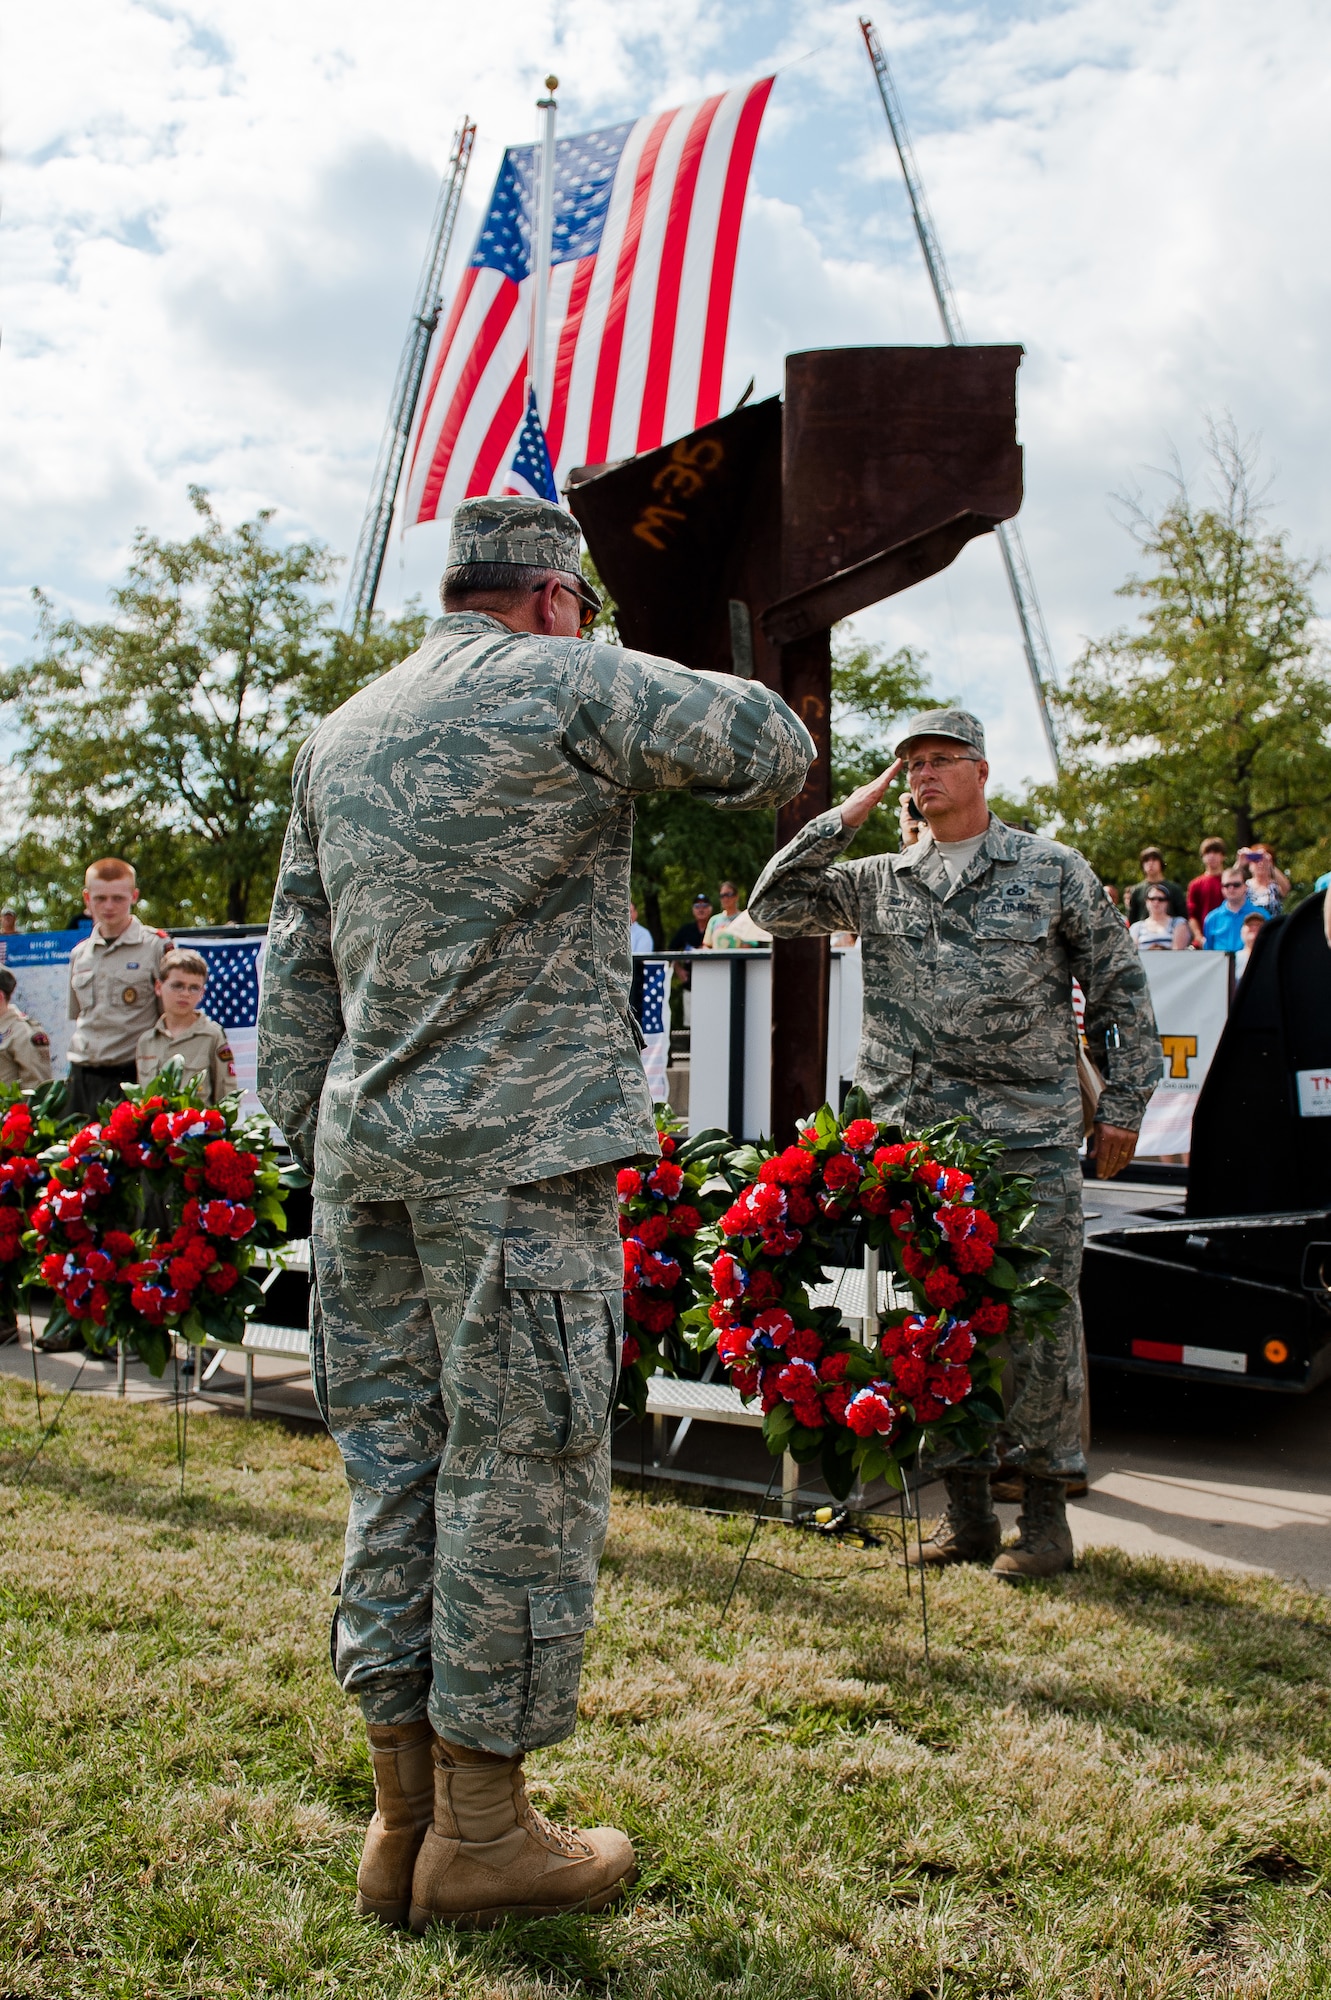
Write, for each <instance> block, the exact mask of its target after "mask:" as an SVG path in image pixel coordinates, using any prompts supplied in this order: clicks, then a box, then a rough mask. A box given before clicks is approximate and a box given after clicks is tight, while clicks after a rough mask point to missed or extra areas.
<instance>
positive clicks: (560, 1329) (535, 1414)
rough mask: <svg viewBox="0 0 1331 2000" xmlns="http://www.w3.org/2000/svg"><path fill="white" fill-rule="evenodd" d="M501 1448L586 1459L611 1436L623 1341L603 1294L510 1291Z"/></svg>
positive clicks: (507, 1295)
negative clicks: (613, 1402)
mask: <svg viewBox="0 0 1331 2000" xmlns="http://www.w3.org/2000/svg"><path fill="white" fill-rule="evenodd" d="M505 1301H506V1306H507V1310H506V1313H505V1320H506V1323H507V1324H506V1329H505V1330H506V1333H507V1351H506V1353H505V1355H504V1377H503V1391H502V1400H501V1403H500V1412H499V1447H500V1449H501V1451H506V1452H511V1453H512V1454H513V1455H514V1457H517V1458H545V1459H555V1460H560V1459H576V1458H585V1457H586V1456H587V1455H588V1454H589V1453H590V1452H593V1451H595V1450H596V1448H597V1446H598V1445H599V1444H600V1443H601V1440H602V1439H603V1437H604V1436H605V1434H606V1428H607V1425H608V1423H609V1419H610V1407H611V1402H612V1400H613V1397H614V1393H615V1374H616V1369H617V1365H618V1348H619V1341H618V1336H617V1334H616V1331H615V1323H614V1315H613V1313H612V1312H611V1308H610V1301H609V1299H607V1298H606V1296H605V1294H604V1293H603V1292H572V1291H570V1292H563V1291H559V1292H554V1291H537V1290H535V1289H531V1290H528V1289H527V1288H525V1287H510V1289H509V1290H508V1291H506V1293H505Z"/></svg>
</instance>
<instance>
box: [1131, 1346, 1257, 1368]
mask: <svg viewBox="0 0 1331 2000" xmlns="http://www.w3.org/2000/svg"><path fill="white" fill-rule="evenodd" d="M1269 1345H1270V1346H1272V1347H1279V1346H1280V1342H1279V1341H1272V1342H1270V1343H1269ZM1132 1358H1133V1360H1134V1361H1168V1362H1171V1363H1172V1364H1173V1365H1174V1367H1176V1368H1218V1369H1223V1370H1224V1372H1225V1373H1226V1374H1227V1375H1246V1374H1247V1372H1248V1357H1247V1355H1246V1354H1236V1353H1235V1352H1234V1350H1233V1348H1232V1347H1185V1346H1183V1345H1182V1344H1180V1343H1176V1342H1174V1341H1172V1340H1134V1341H1133V1343H1132ZM1271 1358H1272V1357H1271V1355H1270V1353H1269V1352H1268V1354H1267V1359H1268V1361H1269V1360H1270V1359H1271ZM1282 1359H1283V1349H1282Z"/></svg>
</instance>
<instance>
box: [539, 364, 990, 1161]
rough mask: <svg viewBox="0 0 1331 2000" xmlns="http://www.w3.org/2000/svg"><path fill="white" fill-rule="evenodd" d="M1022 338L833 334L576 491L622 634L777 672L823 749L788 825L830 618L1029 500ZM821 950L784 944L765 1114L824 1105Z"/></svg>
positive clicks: (807, 801) (789, 1118)
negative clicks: (837, 341) (872, 341)
mask: <svg viewBox="0 0 1331 2000" xmlns="http://www.w3.org/2000/svg"><path fill="white" fill-rule="evenodd" d="M1020 362H1021V349H1020V348H1019V347H865V348H828V349H820V350H817V351H814V352H810V353H805V354H791V355H788V356H787V357H786V384H785V398H784V402H778V401H777V400H776V399H775V398H774V399H772V400H771V401H769V402H765V403H756V404H753V405H751V406H749V407H748V408H745V409H742V410H734V411H732V412H731V413H730V415H728V416H725V417H720V418H718V419H717V421H716V422H715V423H712V424H706V425H704V426H703V427H702V428H701V429H700V430H696V431H693V432H691V433H690V435H689V436H688V437H686V438H681V439H680V440H679V441H678V442H677V443H675V444H669V445H663V446H662V447H661V449H660V450H659V451H653V452H647V453H644V454H643V455H642V456H641V457H639V458H632V459H628V460H625V461H624V462H623V463H622V464H620V465H613V466H605V467H597V466H590V467H588V466H584V467H581V468H579V469H578V470H577V471H575V472H574V473H572V474H571V475H570V480H569V487H568V502H569V506H570V507H571V508H572V510H573V512H574V514H575V515H576V516H577V518H578V520H579V521H580V523H581V524H582V529H583V533H584V534H585V535H586V537H587V544H588V547H589V548H590V549H591V552H592V556H593V559H594V560H595V563H596V566H597V569H598V570H599V571H600V573H601V576H602V579H603V580H604V582H605V585H606V588H607V589H608V591H609V592H610V595H611V596H612V597H613V598H614V600H615V603H616V604H617V605H618V607H619V622H620V630H621V632H622V634H623V637H624V640H625V643H626V644H627V645H630V646H635V647H638V648H639V649H641V650H642V651H644V652H649V653H659V654H663V655H665V656H666V657H667V658H669V659H674V660H680V661H682V662H683V663H684V664H685V665H686V666H691V667H700V668H709V669H712V670H713V671H719V672H723V673H736V672H738V673H743V674H746V675H748V674H752V675H754V676H755V677H756V678H758V679H759V680H762V681H765V682H766V683H767V685H768V686H769V687H774V688H776V689H778V690H779V691H780V692H781V693H782V694H783V695H784V696H785V698H786V700H787V701H788V702H789V703H790V704H791V706H792V707H793V708H794V709H795V711H796V713H797V714H799V715H800V716H802V717H803V719H804V721H805V723H806V724H807V726H808V728H809V729H810V731H811V733H812V735H813V738H814V741H815V743H816V744H817V746H818V759H817V762H816V763H815V764H814V766H813V768H812V769H811V771H810V773H809V778H808V781H807V782H806V784H805V787H804V790H803V791H802V792H801V793H800V795H799V797H798V798H797V799H793V800H792V801H791V803H790V804H789V805H788V806H786V807H784V808H783V809H782V811H781V813H780V814H779V815H778V823H777V839H778V842H779V843H784V842H785V841H787V840H789V839H790V838H791V837H792V836H793V835H794V834H795V833H796V832H797V831H798V830H799V828H800V827H801V826H803V825H804V824H805V823H806V822H807V821H808V820H810V819H812V818H813V817H814V816H815V815H816V814H817V813H820V812H823V811H826V809H827V807H828V806H829V805H830V804H831V715H830V710H831V700H832V685H831V653H830V627H831V626H832V625H833V624H835V622H836V621H837V620H838V619H840V618H846V617H849V616H850V615H851V614H852V613H853V612H856V611H861V610H863V609H864V608H865V607H866V606H867V605H870V604H874V603H877V602H878V600H879V599H880V598H884V597H891V596H893V595H894V594H895V593H896V592H897V591H900V590H905V589H907V588H909V586H910V585H911V584H913V583H919V582H921V581H922V580H923V579H924V578H925V577H928V576H933V575H935V574H936V573H937V572H938V571H939V570H941V569H945V568H946V567H947V565H948V564H949V563H950V562H952V561H953V560H954V559H955V557H956V556H957V555H958V554H959V553H960V551H961V549H962V548H964V546H965V544H966V543H967V542H968V541H970V540H972V539H973V537H975V536H976V535H981V534H984V533H987V532H988V531H989V530H991V529H992V528H993V527H994V526H995V524H996V523H997V522H999V521H1005V520H1010V519H1011V518H1012V516H1013V515H1014V514H1016V512H1017V510H1018V508H1019V507H1020V505H1021V448H1020V446H1019V445H1018V443H1017V432H1016V417H1017V405H1016V376H1017V369H1018V367H1019V365H1020ZM827 988H828V948H827V944H826V942H825V941H823V940H818V939H792V940H788V941H779V942H778V944H777V946H776V951H775V956H774V960H773V1005H772V1118H773V1128H774V1131H775V1132H776V1134H777V1136H778V1137H784V1138H786V1139H789V1138H791V1137H793V1135H794V1125H795V1120H796V1118H797V1117H801V1116H806V1115H807V1114H808V1113H809V1112H811V1111H814V1110H816V1109H817V1107H818V1105H819V1104H820V1103H821V1102H822V1098H823V1092H824V1082H825V1069H826V1046H827Z"/></svg>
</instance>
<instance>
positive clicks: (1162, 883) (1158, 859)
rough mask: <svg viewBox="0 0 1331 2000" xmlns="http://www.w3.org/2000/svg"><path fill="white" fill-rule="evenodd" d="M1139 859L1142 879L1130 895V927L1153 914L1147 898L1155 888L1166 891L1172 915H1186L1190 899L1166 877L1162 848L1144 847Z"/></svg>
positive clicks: (1135, 884)
mask: <svg viewBox="0 0 1331 2000" xmlns="http://www.w3.org/2000/svg"><path fill="white" fill-rule="evenodd" d="M1137 859H1138V860H1139V861H1140V862H1141V868H1142V879H1141V881H1140V882H1137V883H1134V884H1133V888H1132V893H1131V894H1130V895H1129V897H1128V928H1129V929H1131V928H1132V926H1133V924H1139V923H1141V921H1142V920H1143V918H1144V917H1148V916H1150V915H1151V914H1152V912H1151V911H1150V910H1148V909H1147V907H1146V899H1147V897H1148V895H1149V894H1150V891H1151V890H1152V889H1154V888H1161V889H1163V890H1164V891H1165V894H1166V896H1167V898H1168V900H1169V914H1170V916H1171V917H1186V916H1187V914H1188V899H1187V897H1186V895H1185V894H1184V892H1183V890H1182V889H1181V888H1180V887H1179V885H1178V883H1177V882H1169V881H1167V880H1166V879H1165V857H1164V855H1163V854H1162V853H1161V852H1160V849H1159V848H1158V847H1143V849H1142V851H1141V853H1140V854H1139V855H1138V856H1137Z"/></svg>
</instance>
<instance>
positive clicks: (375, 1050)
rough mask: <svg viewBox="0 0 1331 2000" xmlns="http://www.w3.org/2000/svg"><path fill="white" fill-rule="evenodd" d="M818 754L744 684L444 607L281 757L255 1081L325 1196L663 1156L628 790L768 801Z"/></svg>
mask: <svg viewBox="0 0 1331 2000" xmlns="http://www.w3.org/2000/svg"><path fill="white" fill-rule="evenodd" d="M812 756H813V743H812V740H811V738H810V737H809V735H808V732H807V731H806V730H805V728H804V726H803V724H802V723H801V722H799V721H798V720H797V718H796V717H795V716H794V715H793V714H792V713H791V711H790V710H789V709H788V708H787V707H786V705H785V703H784V702H782V701H781V700H780V699H779V697H778V696H776V695H774V694H771V693H770V692H769V691H768V690H767V689H766V688H765V687H763V686H761V685H760V684H758V683H756V682H752V681H742V680H737V679H734V678H732V677H731V676H729V675H721V674H701V673H691V672H689V671H688V670H687V669H686V668H684V667H679V666H675V665H673V664H672V663H671V662H670V661H668V660H658V659H653V658H652V657H651V656H650V655H648V654H644V653H634V652H629V651H627V650H626V649H625V648H623V647H619V646H607V645H602V644H599V643H596V642H592V641H587V640H579V639H561V638H544V637H537V636H534V635H531V634H528V633H514V632H510V631H509V630H508V629H507V627H505V626H503V625H501V624H500V623H499V621H498V620H497V619H494V618H490V617H488V616H487V615H485V614H484V613H482V612H462V613H456V612H455V613H451V614H449V615H448V616H446V617H444V618H443V619H440V620H438V621H437V622H436V623H435V624H434V625H432V626H431V628H430V631H429V633H428V634H427V636H426V639H425V643H424V645H423V646H422V647H421V649H420V651H419V652H417V653H413V654H412V656H411V657H410V658H409V659H407V660H404V661H403V662H402V664H401V665H400V666H398V667H395V668H394V669H393V670H392V672H391V673H389V674H386V675H385V676H384V677H383V678H382V679H381V680H378V681H375V682H374V683H373V684H372V685H371V686H370V687H367V688H365V689H363V690H362V691H361V693H359V694H357V695H354V696H353V697H352V699H351V700H350V701H349V702H347V703H346V704H345V705H344V706H343V707H342V708H340V709H338V710H337V711H336V712H335V713H334V714H333V715H330V716H328V717H327V718H326V719H325V720H324V721H323V722H322V723H321V724H320V726H319V728H318V729H317V730H316V731H315V733H314V735H313V736H312V737H311V738H310V739H309V741H308V742H307V743H306V744H305V745H304V746H303V747H302V749H301V751H300V754H299V756H298V757H297V759H296V767H295V772H294V774H293V780H292V789H293V794H294V810H293V812H292V815H291V823H290V826H289V828H288V830H287V838H286V845H285V847H284V849H283V854H282V863H281V868H280V871H279V878H278V884H277V892H276V895H275V897H274V901H273V912H272V920H271V923H270V926H269V931H268V946H267V951H266V954H265V962H264V971H263V997H262V1001H261V1005H260V1013H259V1094H260V1096H261V1097H262V1099H263V1102H264V1104H265V1105H266V1107H267V1109H268V1110H269V1112H270V1113H271V1114H272V1116H273V1117H274V1118H275V1119H276V1121H277V1123H278V1124H279V1125H280V1126H281V1128H282V1130H283V1132H284V1133H285V1134H286V1136H287V1139H288V1141H289V1142H290V1144H291V1146H292V1148H293V1150H294V1152H295V1153H296V1156H297V1158H298V1159H300V1160H301V1161H302V1162H303V1163H304V1164H305V1165H306V1166H307V1167H309V1168H311V1169H312V1171H313V1173H314V1183H315V1191H316V1193H317V1194H318V1195H319V1196H320V1197H321V1198H322V1199H324V1200H326V1201H334V1202H336V1201H386V1200H401V1199H405V1198H408V1197H412V1196H418V1195H425V1194H432V1193H434V1194H437V1193H440V1192H443V1191H447V1190H449V1189H462V1188H467V1189H472V1190H481V1189H499V1188H504V1187H511V1186H514V1185H517V1184H519V1183H522V1182H528V1181H534V1180H542V1179H546V1178H548V1177H551V1176H553V1175H556V1174H561V1173H567V1172H571V1171H574V1170H576V1169H578V1168H580V1167H587V1166H594V1165H597V1164H598V1163H601V1162H604V1161H608V1160H616V1159H624V1158H627V1157H629V1156H631V1155H633V1154H635V1153H654V1152H655V1151H656V1135H655V1129H654V1125H653V1120H652V1105H651V1097H650V1094H649V1092H648V1089H647V1084H646V1080H645V1078H644V1075H643V1070H642V1063H641V1059H640V1057H639V1054H638V1042H637V1037H636V1036H635V1033H634V1030H633V1027H632V1025H631V1017H630V1014H629V1005H628V989H629V974H630V961H629V951H628V924H627V911H628V901H629V857H630V849H631V843H632V835H633V800H634V797H635V795H637V794H640V793H647V792H655V791H664V790H668V789H672V788H673V789H681V790H684V789H687V790H690V791H692V792H693V793H694V794H695V795H696V796H697V797H699V798H702V799H705V800H707V801H709V802H710V803H711V804H713V805H718V806H729V807H755V806H774V805H777V804H779V803H780V802H782V801H783V800H785V799H788V798H792V797H793V796H794V794H795V793H796V792H798V790H799V789H800V786H801V784H802V783H803V781H804V775H805V772H806V770H807V769H808V766H809V763H810V761H811V759H812Z"/></svg>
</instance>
